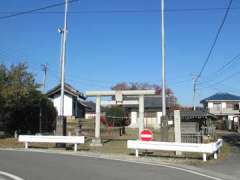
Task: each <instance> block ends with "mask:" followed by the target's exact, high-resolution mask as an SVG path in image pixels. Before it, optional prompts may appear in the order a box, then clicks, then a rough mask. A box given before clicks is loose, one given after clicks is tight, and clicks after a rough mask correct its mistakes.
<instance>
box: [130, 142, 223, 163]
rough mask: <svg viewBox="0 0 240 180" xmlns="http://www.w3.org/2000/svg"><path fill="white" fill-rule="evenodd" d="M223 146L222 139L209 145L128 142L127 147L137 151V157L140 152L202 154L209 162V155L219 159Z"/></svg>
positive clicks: (204, 159)
mask: <svg viewBox="0 0 240 180" xmlns="http://www.w3.org/2000/svg"><path fill="white" fill-rule="evenodd" d="M222 144H223V141H222V139H218V140H217V141H216V142H213V143H208V144H194V143H176V142H158V141H139V140H128V142H127V147H128V148H129V149H135V150H136V157H138V154H139V150H160V151H180V152H197V153H202V154H203V161H207V154H214V159H217V153H218V152H220V148H221V146H222Z"/></svg>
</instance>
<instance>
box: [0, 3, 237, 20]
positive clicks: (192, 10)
mask: <svg viewBox="0 0 240 180" xmlns="http://www.w3.org/2000/svg"><path fill="white" fill-rule="evenodd" d="M60 5H63V3H59V5H57V6H60ZM57 6H54V7H57ZM50 8H53V7H50ZM44 9H48V8H44ZM44 9H40V10H44ZM226 9H227V8H185V9H166V10H165V12H201V11H203V12H204V11H223V10H226ZM40 10H37V11H33V12H30V13H31V14H63V13H64V12H63V11H44V12H42V11H40ZM230 10H240V7H235V8H230ZM160 11H161V10H160V9H136V10H134V9H129V10H124V9H120V10H89V11H88V10H82V11H72V12H69V14H112V13H159V12H160ZM24 12H25V11H24ZM24 12H19V11H1V12H0V14H13V13H14V14H18V13H19V14H21V15H22V13H24ZM24 14H28V13H24ZM9 16H11V15H9ZM2 17H4V16H2ZM0 18H1V17H0ZM6 18H7V17H6Z"/></svg>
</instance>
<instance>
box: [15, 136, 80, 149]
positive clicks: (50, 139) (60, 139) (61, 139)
mask: <svg viewBox="0 0 240 180" xmlns="http://www.w3.org/2000/svg"><path fill="white" fill-rule="evenodd" d="M18 141H19V142H24V143H25V148H26V149H27V148H28V144H29V143H31V142H34V143H66V144H67V143H68V144H74V151H77V145H78V144H84V136H41V135H36V136H34V135H20V136H19V137H18Z"/></svg>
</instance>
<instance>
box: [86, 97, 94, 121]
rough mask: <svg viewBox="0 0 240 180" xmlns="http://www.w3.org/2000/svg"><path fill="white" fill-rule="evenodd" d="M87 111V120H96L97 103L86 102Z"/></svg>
mask: <svg viewBox="0 0 240 180" xmlns="http://www.w3.org/2000/svg"><path fill="white" fill-rule="evenodd" d="M85 104H86V105H87V107H88V108H87V109H86V112H85V119H95V117H96V103H95V102H93V101H86V102H85Z"/></svg>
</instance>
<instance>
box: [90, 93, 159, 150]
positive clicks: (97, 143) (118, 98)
mask: <svg viewBox="0 0 240 180" xmlns="http://www.w3.org/2000/svg"><path fill="white" fill-rule="evenodd" d="M154 94H155V90H119V91H118V90H117V91H87V92H86V96H88V97H90V96H92V97H96V119H95V138H94V139H93V141H92V144H91V145H92V146H102V143H101V137H100V116H101V104H102V105H103V104H104V105H136V104H138V105H139V118H138V127H139V134H140V132H141V131H142V130H143V129H144V96H147V95H154ZM102 96H115V100H114V101H113V100H112V101H102V102H101V97H102ZM123 96H138V97H139V99H138V100H123Z"/></svg>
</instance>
